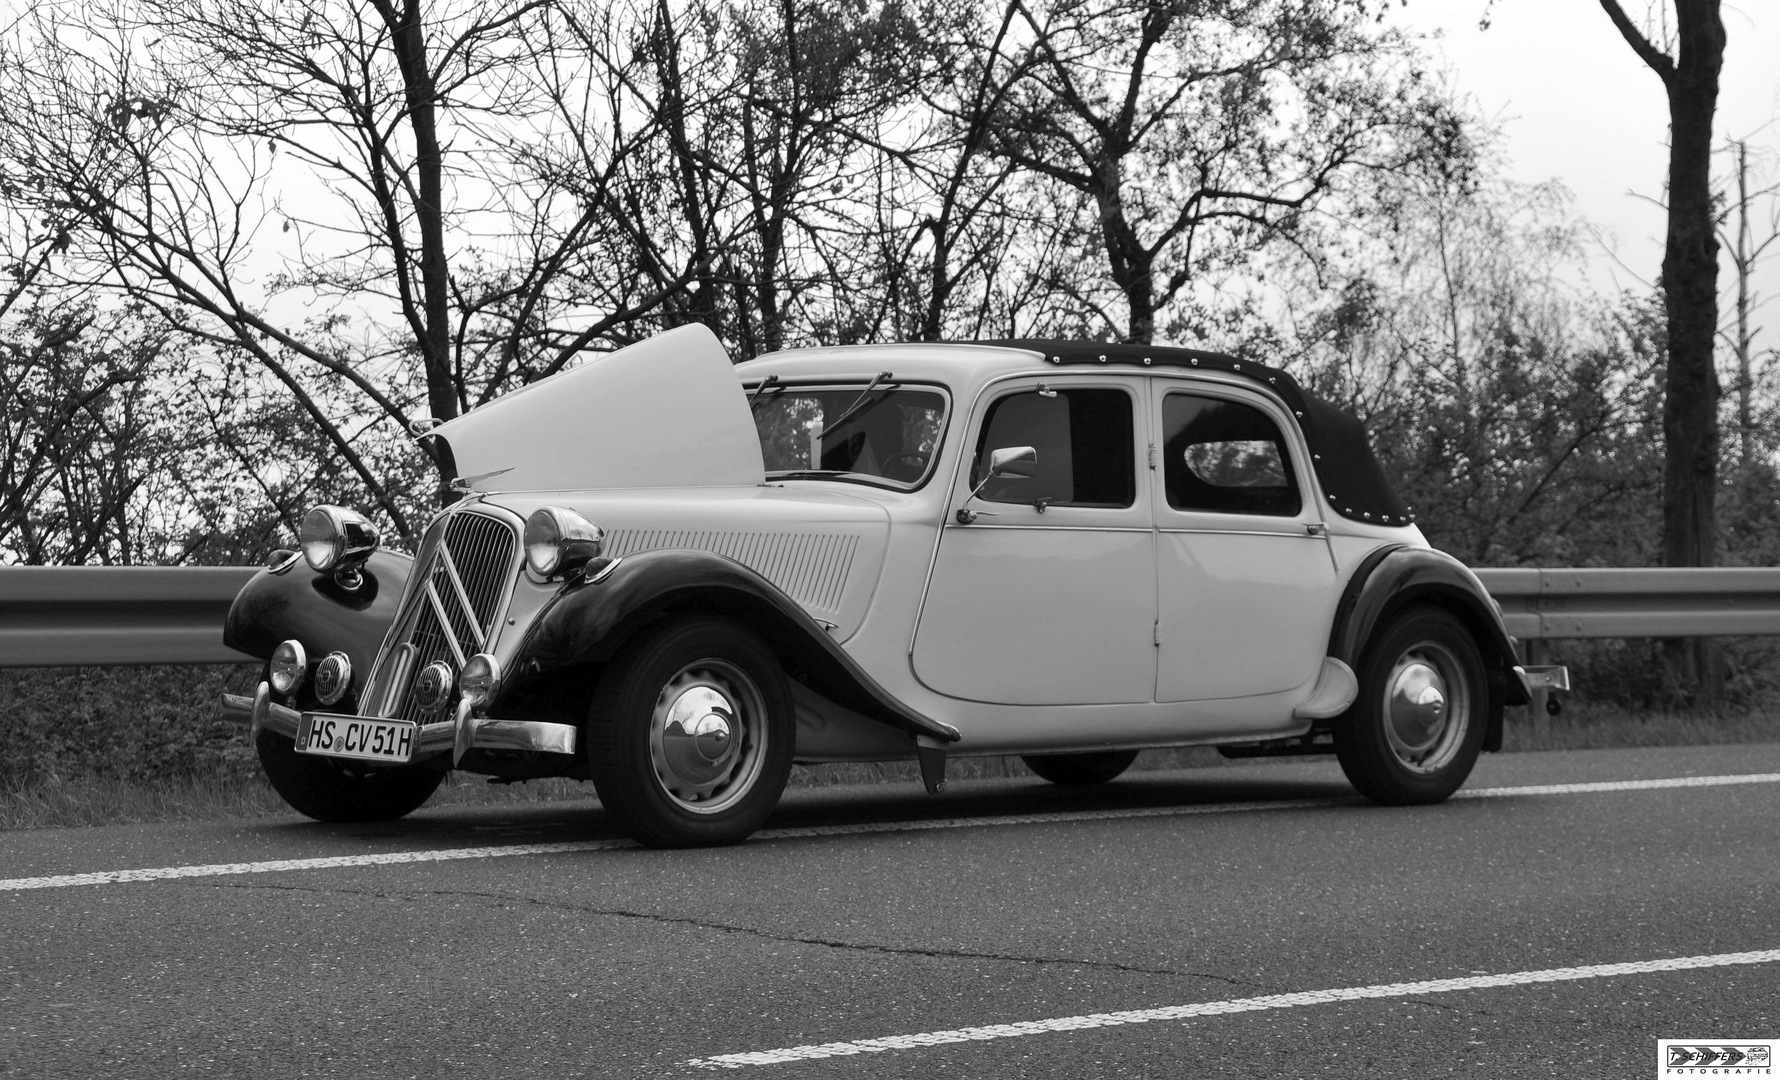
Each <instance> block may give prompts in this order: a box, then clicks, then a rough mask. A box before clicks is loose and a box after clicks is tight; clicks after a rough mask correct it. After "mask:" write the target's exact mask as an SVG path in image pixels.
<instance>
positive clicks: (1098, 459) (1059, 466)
mask: <svg viewBox="0 0 1780 1080" xmlns="http://www.w3.org/2000/svg"><path fill="white" fill-rule="evenodd" d="M1133 430H1134V429H1133V425H1132V402H1131V396H1130V395H1129V394H1127V393H1125V392H1124V391H1123V390H1107V389H1077V390H1049V389H1039V390H1029V391H1025V392H1022V393H1016V394H1009V395H1007V396H1006V397H1003V398H999V399H997V400H996V401H995V402H994V403H993V404H992V405H990V406H989V414H988V416H987V417H986V418H985V419H984V421H983V431H982V434H981V435H980V436H979V437H978V439H977V448H976V461H975V464H974V465H973V466H972V469H971V486H972V487H975V486H976V485H977V484H979V483H981V482H982V479H983V472H984V470H986V469H987V468H988V462H989V454H990V452H991V451H994V450H1003V449H1006V448H1008V447H1013V446H1030V447H1032V448H1033V449H1034V450H1036V451H1037V452H1038V461H1037V471H1036V474H1035V475H1033V476H1031V477H1001V478H997V479H994V480H991V481H989V483H988V484H987V485H986V486H984V488H983V490H982V494H981V495H980V498H983V499H986V500H988V501H989V502H1010V503H1031V502H1041V501H1042V502H1043V504H1044V505H1055V506H1095V507H1126V506H1131V505H1132V504H1133V503H1134V502H1136V499H1137V466H1136V455H1135V453H1134V449H1135V441H1134V438H1133Z"/></svg>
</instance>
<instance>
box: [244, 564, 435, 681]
mask: <svg viewBox="0 0 1780 1080" xmlns="http://www.w3.org/2000/svg"><path fill="white" fill-rule="evenodd" d="M413 566H414V560H413V559H412V558H411V557H409V556H407V555H403V554H401V553H400V552H394V551H374V552H372V553H371V557H370V558H369V559H367V560H366V561H365V565H364V567H363V570H362V575H363V579H364V581H363V584H361V585H360V586H359V588H357V589H355V590H352V591H350V592H349V591H347V590H346V589H343V588H341V587H340V585H339V584H338V583H336V582H335V581H334V578H333V575H331V574H318V573H316V572H315V571H313V570H311V569H309V566H308V564H307V563H305V562H303V561H302V560H301V559H298V560H297V561H296V563H295V564H294V565H291V566H289V567H288V568H285V569H281V570H276V571H275V570H269V569H268V570H261V571H260V572H259V573H257V574H255V575H254V576H253V577H252V578H250V579H248V582H247V584H246V585H244V586H242V588H241V591H240V592H239V593H236V594H235V602H234V603H233V604H231V605H230V606H229V616H228V619H227V620H226V621H225V622H224V623H223V641H224V642H226V643H227V644H228V645H229V647H230V648H234V649H239V650H241V651H242V652H244V653H247V654H248V655H250V656H257V657H259V658H260V659H262V660H270V659H271V658H272V651H273V650H274V649H276V648H277V647H278V644H279V642H281V641H284V640H286V639H287V638H296V639H297V640H298V641H300V642H302V643H303V648H304V649H305V650H306V651H307V652H308V653H309V656H310V658H311V659H320V658H321V657H323V656H326V655H327V654H328V653H330V652H333V651H334V650H335V649H338V650H340V651H341V652H343V653H345V654H346V656H347V659H349V660H351V661H352V689H351V691H350V692H351V693H352V694H354V695H356V694H357V693H358V692H359V691H360V690H361V689H363V687H364V680H365V677H366V676H368V675H369V674H370V673H371V665H372V664H373V663H375V662H376V659H377V650H378V649H379V648H380V647H381V646H382V644H383V636H384V634H385V633H386V632H387V631H388V630H389V625H390V623H392V622H393V621H395V617H396V609H397V607H398V606H399V605H400V604H401V601H402V588H403V586H404V585H405V584H407V581H408V574H409V572H410V571H411V570H412V569H413Z"/></svg>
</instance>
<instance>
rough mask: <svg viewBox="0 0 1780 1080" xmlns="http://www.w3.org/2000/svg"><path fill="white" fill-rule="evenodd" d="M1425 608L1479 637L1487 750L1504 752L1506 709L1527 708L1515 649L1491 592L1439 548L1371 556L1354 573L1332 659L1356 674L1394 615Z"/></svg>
mask: <svg viewBox="0 0 1780 1080" xmlns="http://www.w3.org/2000/svg"><path fill="white" fill-rule="evenodd" d="M1416 602H1424V603H1430V604H1434V605H1435V606H1437V607H1442V608H1445V609H1446V610H1448V611H1450V612H1452V613H1453V614H1454V615H1457V616H1458V617H1459V618H1460V619H1461V620H1463V621H1464V623H1465V624H1466V625H1467V626H1469V627H1470V628H1471V632H1472V633H1473V634H1475V635H1476V637H1477V643H1478V646H1479V648H1480V650H1481V651H1482V653H1483V662H1484V667H1485V670H1486V675H1487V678H1488V682H1489V696H1490V710H1489V729H1488V730H1487V731H1486V733H1485V735H1484V743H1483V746H1484V749H1485V750H1499V749H1501V746H1502V709H1503V706H1506V705H1525V704H1526V703H1527V694H1526V690H1525V688H1524V687H1522V686H1521V683H1520V680H1519V679H1518V678H1516V677H1515V676H1514V665H1515V664H1516V663H1518V661H1517V660H1516V659H1515V655H1514V644H1513V642H1511V641H1510V640H1509V638H1508V631H1507V629H1506V628H1505V627H1504V626H1503V625H1502V616H1501V613H1500V612H1499V611H1498V610H1497V608H1496V604H1495V601H1493V600H1491V599H1490V595H1489V591H1488V590H1486V589H1485V588H1484V587H1483V583H1482V582H1480V581H1478V580H1477V575H1476V574H1473V573H1472V572H1471V568H1470V567H1468V566H1466V565H1465V564H1464V563H1462V562H1460V561H1459V560H1457V559H1455V558H1453V557H1452V556H1451V555H1448V554H1447V553H1446V552H1444V551H1437V550H1435V549H1433V548H1412V547H1401V546H1396V547H1385V548H1380V549H1379V550H1377V551H1375V552H1373V553H1372V554H1371V555H1368V556H1367V557H1366V559H1365V561H1363V562H1362V563H1361V564H1360V567H1359V569H1357V570H1355V571H1354V576H1353V578H1352V579H1351V580H1349V581H1348V584H1347V589H1346V591H1345V592H1344V593H1343V594H1342V597H1341V605H1340V606H1339V607H1338V608H1336V611H1335V626H1334V628H1333V629H1332V630H1331V631H1330V635H1329V655H1330V656H1333V657H1335V658H1336V659H1338V660H1341V661H1343V662H1345V663H1346V664H1347V665H1348V666H1349V667H1352V668H1353V669H1354V670H1355V671H1358V670H1359V668H1360V656H1361V654H1362V653H1363V652H1364V651H1365V648H1366V644H1367V642H1369V641H1371V640H1372V635H1373V633H1374V632H1375V631H1377V630H1378V628H1379V626H1380V624H1381V623H1383V622H1384V620H1385V619H1386V618H1387V617H1389V616H1390V615H1391V613H1392V612H1394V611H1396V610H1397V609H1399V608H1401V607H1403V606H1404V605H1405V604H1409V603H1416Z"/></svg>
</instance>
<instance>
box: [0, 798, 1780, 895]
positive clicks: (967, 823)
mask: <svg viewBox="0 0 1780 1080" xmlns="http://www.w3.org/2000/svg"><path fill="white" fill-rule="evenodd" d="M1773 783H1780V773H1741V774H1735V775H1729V776H1677V777H1668V778H1665V779H1660V780H1608V781H1600V782H1595V783H1585V784H1533V785H1526V786H1520V787H1497V788H1475V789H1471V790H1467V791H1460V792H1458V793H1457V794H1455V795H1454V796H1453V798H1454V799H1490V798H1505V797H1511V796H1543V795H1595V794H1605V793H1608V792H1615V791H1658V790H1663V789H1668V788H1699V787H1726V786H1731V785H1739V784H1773ZM1353 801H1354V800H1353V799H1351V798H1346V799H1275V800H1270V801H1263V802H1242V803H1210V804H1207V805H1202V806H1152V807H1138V808H1131V809H1122V810H1059V811H1057V812H1055V813H1045V814H1015V815H1008V816H1005V817H970V818H938V819H932V820H926V821H885V822H865V823H861V824H857V825H812V826H803V827H797V828H784V829H762V830H760V831H759V832H757V833H755V834H754V836H753V837H752V838H751V840H752V842H760V841H770V840H791V839H799V838H808V837H824V836H860V835H869V834H873V833H898V832H931V831H933V830H937V829H987V828H995V827H1000V826H1008V825H1050V824H1062V823H1069V822H1075V821H1114V820H1120V819H1124V818H1168V817H1192V816H1196V815H1201V814H1241V813H1251V812H1259V811H1267V810H1302V809H1310V808H1317V807H1329V806H1348V805H1352V804H1353ZM635 846H636V845H635V844H634V843H632V842H631V841H629V840H581V841H564V842H561V843H552V844H503V845H497V846H491V847H467V848H438V849H434V850H429V851H388V852H378V853H373V854H365V855H332V856H325V857H321V858H312V859H272V860H268V861H264V862H236V863H206V864H202V865H195V866H160V867H150V868H146V869H138V870H101V871H98V872H95V873H87V874H53V875H48V876H44V877H22V878H0V892H17V891H22V890H27V889H59V888H69V887H72V886H77V885H117V884H123V883H127V882H137V881H168V880H177V879H181V878H203V877H223V876H228V875H234V874H274V873H284V872H287V871H292V870H330V869H341V868H346V867H356V866H395V865H400V864H403V863H427V862H449V861H453V860H459V859H498V858H506V857H509V856H514V855H563V854H570V853H575V852H582V851H615V850H619V849H622V848H633V847H635Z"/></svg>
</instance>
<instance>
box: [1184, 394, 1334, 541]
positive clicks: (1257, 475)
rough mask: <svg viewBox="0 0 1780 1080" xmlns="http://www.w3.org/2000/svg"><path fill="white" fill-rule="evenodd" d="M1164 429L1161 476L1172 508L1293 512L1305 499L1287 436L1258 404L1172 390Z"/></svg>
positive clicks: (1225, 511) (1276, 512)
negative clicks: (1299, 490)
mask: <svg viewBox="0 0 1780 1080" xmlns="http://www.w3.org/2000/svg"><path fill="white" fill-rule="evenodd" d="M1162 433H1163V434H1162V460H1163V477H1162V479H1163V483H1164V485H1165V486H1166V487H1167V489H1168V505H1169V506H1172V507H1173V508H1174V509H1176V510H1209V511H1213V512H1222V513H1230V514H1276V515H1280V516H1284V517H1290V516H1292V515H1294V514H1296V513H1297V512H1298V510H1299V507H1300V506H1301V505H1302V503H1301V502H1300V500H1299V498H1298V484H1297V478H1296V476H1294V474H1293V471H1292V456H1291V454H1290V453H1289V452H1287V450H1286V443H1285V439H1284V438H1283V437H1282V436H1281V435H1280V431H1279V426H1278V425H1277V424H1275V423H1274V422H1273V420H1272V418H1271V417H1269V416H1268V415H1267V414H1266V413H1264V412H1262V411H1261V410H1259V409H1257V408H1254V407H1253V406H1250V405H1244V404H1241V403H1240V402H1235V401H1225V400H1223V399H1221V398H1211V397H1200V396H1198V395H1196V394H1169V395H1168V396H1166V397H1164V398H1163V399H1162Z"/></svg>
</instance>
